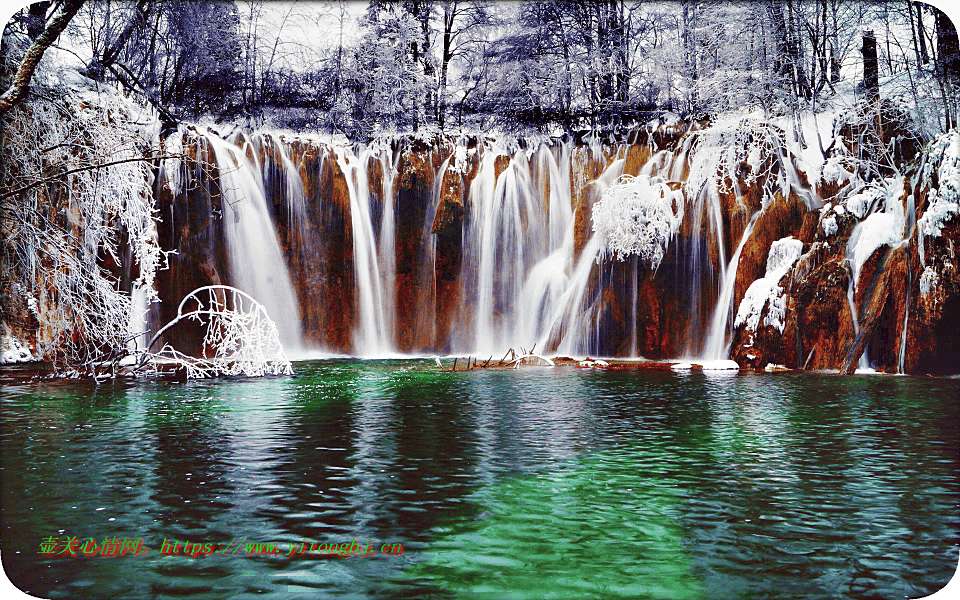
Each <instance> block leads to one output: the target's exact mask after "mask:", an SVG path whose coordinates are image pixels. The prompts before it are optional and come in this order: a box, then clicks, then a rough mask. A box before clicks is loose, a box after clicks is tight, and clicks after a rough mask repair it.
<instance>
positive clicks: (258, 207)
mask: <svg viewBox="0 0 960 600" xmlns="http://www.w3.org/2000/svg"><path fill="white" fill-rule="evenodd" d="M203 139H205V140H206V142H207V143H208V144H209V145H210V147H211V148H213V152H214V156H215V159H216V164H217V169H218V171H219V175H220V190H221V197H222V210H223V221H224V230H225V234H226V246H227V254H228V258H229V262H230V278H231V283H232V285H233V286H234V287H236V288H239V289H241V290H243V291H244V292H246V293H248V294H250V295H251V296H253V297H254V298H256V299H257V300H258V301H259V302H260V303H261V304H263V305H264V306H265V307H266V309H267V312H268V314H269V315H270V318H271V319H273V320H274V321H275V322H276V324H277V329H278V330H279V333H280V341H281V343H283V345H284V347H285V348H286V349H287V350H294V351H296V350H300V349H301V348H302V346H303V342H302V332H301V327H300V313H299V311H298V309H297V300H296V293H295V292H294V289H293V285H292V284H291V281H290V275H289V272H288V271H287V265H286V263H285V262H284V260H283V254H282V252H281V250H280V244H279V243H278V241H277V235H276V229H275V228H274V225H273V221H272V220H271V219H270V212H269V210H268V208H267V201H266V198H265V195H264V189H263V180H262V179H261V177H260V176H259V169H256V168H255V167H254V166H253V164H252V163H251V162H250V160H249V159H248V158H247V157H246V156H245V153H244V152H243V150H241V149H240V148H239V147H237V146H235V145H233V144H231V143H229V142H227V141H224V140H222V139H220V138H219V137H217V136H216V135H213V134H212V133H208V134H206V135H205V136H204V138H203Z"/></svg>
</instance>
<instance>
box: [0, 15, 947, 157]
mask: <svg viewBox="0 0 960 600" xmlns="http://www.w3.org/2000/svg"><path fill="white" fill-rule="evenodd" d="M56 9H57V3H55V2H49V1H47V2H38V3H36V4H33V5H32V6H30V7H29V8H25V9H23V10H22V11H21V12H20V13H19V14H18V15H16V17H15V18H14V20H13V21H12V22H11V23H10V24H9V25H8V29H10V28H12V29H17V30H19V31H20V33H22V34H23V35H25V36H27V37H36V35H38V33H39V32H40V31H42V30H43V24H44V20H45V19H48V18H50V17H51V16H52V14H53V13H54V11H55V10H56ZM8 33H9V31H8ZM66 33H67V36H64V37H62V38H61V40H60V42H59V43H60V44H61V45H62V46H63V47H65V48H67V49H69V50H70V51H71V52H72V53H74V56H75V58H76V59H77V60H78V61H80V62H81V63H82V67H83V72H84V73H85V74H86V75H88V76H90V77H91V78H93V79H95V80H104V79H106V80H113V81H116V82H118V83H119V84H120V85H122V86H123V87H125V88H127V89H128V90H131V91H135V92H137V93H139V94H143V95H145V96H147V97H148V98H149V99H150V101H151V102H152V103H153V104H154V106H155V107H157V108H158V109H159V110H160V111H161V112H162V113H163V114H164V116H165V118H167V119H168V120H169V121H170V122H173V121H177V120H187V119H189V120H196V119H198V118H201V117H204V116H208V117H213V118H215V119H222V120H230V121H242V122H246V123H248V124H250V125H254V126H258V125H263V124H270V125H273V126H279V127H289V128H292V129H297V130H303V131H310V130H313V131H320V132H330V133H339V134H344V135H346V136H347V137H348V138H350V139H357V140H364V139H370V138H372V137H375V136H377V135H380V134H384V133H391V132H397V131H399V132H409V131H419V130H422V129H424V128H427V129H430V128H434V129H441V130H445V131H463V130H471V131H477V130H482V131H490V130H492V129H497V130H501V131H522V130H527V129H530V128H535V129H539V130H542V131H549V132H555V131H558V130H560V131H569V130H573V129H579V128H608V127H613V126H617V125H629V124H633V123H636V122H643V121H645V120H648V119H649V118H650V117H651V116H653V115H654V114H656V113H657V112H659V111H663V110H669V111H672V112H675V113H677V114H678V115H680V116H681V117H691V118H704V117H711V116H715V115H717V114H719V113H721V112H724V111H728V110H731V109H743V108H746V109H754V108H756V109H762V110H763V111H764V112H765V113H766V114H768V115H769V116H776V115H784V114H790V113H793V112H796V111H798V110H802V109H810V108H812V109H814V110H816V108H817V104H818V103H819V102H823V100H824V98H826V97H829V96H832V95H835V94H837V93H838V92H840V91H841V90H847V89H849V88H851V87H854V86H859V87H856V88H855V89H856V91H858V92H861V94H862V92H863V81H864V80H868V81H869V80H870V78H871V76H874V77H879V79H881V80H883V81H887V82H889V85H888V86H887V87H888V88H889V89H890V90H892V93H893V94H895V95H897V96H900V97H902V99H903V100H905V101H906V103H908V104H909V105H910V106H911V107H913V109H914V110H915V111H916V112H915V113H914V114H915V116H916V117H917V120H920V121H923V122H924V123H923V127H922V128H926V129H927V131H926V133H927V134H928V135H930V134H933V133H939V132H942V131H945V130H947V129H949V127H950V126H951V125H952V124H954V123H955V121H956V104H957V102H956V92H955V88H954V85H955V83H954V80H955V78H956V77H957V76H958V75H960V60H958V51H957V33H956V29H955V27H954V25H953V24H952V23H951V22H950V20H949V18H947V17H946V15H944V13H942V12H941V11H939V10H938V9H936V8H935V7H932V6H930V5H927V4H924V3H920V2H913V1H904V0H896V1H892V0H891V1H886V2H843V1H839V0H811V1H787V2H781V1H776V2H773V1H765V2H753V1H750V2H728V1H701V2H688V1H681V2H625V1H622V0H589V1H575V2H574V1H560V2H529V1H526V2H518V3H503V2H483V1H473V2H463V1H457V0H452V1H431V0H405V1H403V2H385V1H382V0H373V1H371V2H369V3H361V2H339V3H336V2H324V3H319V2H316V3H315V2H307V3H270V2H263V1H262V0H260V1H257V0H254V1H251V2H223V1H211V2H193V1H173V2H162V3H160V2H150V1H147V0H140V1H138V2H129V1H127V2H116V1H98V2H86V3H84V4H83V6H82V7H81V8H80V10H79V12H78V13H77V15H76V16H75V17H74V18H73V19H72V20H71V22H70V24H69V27H68V28H67V30H66ZM865 39H871V40H875V41H876V53H877V62H876V64H877V71H878V72H877V73H875V74H873V73H870V72H868V73H867V74H866V75H865V73H864V68H863V64H864V54H863V52H864V48H865V45H864V44H869V43H870V42H865V41H864V40H865ZM870 70H871V69H869V68H868V71H870ZM911 112H912V111H911Z"/></svg>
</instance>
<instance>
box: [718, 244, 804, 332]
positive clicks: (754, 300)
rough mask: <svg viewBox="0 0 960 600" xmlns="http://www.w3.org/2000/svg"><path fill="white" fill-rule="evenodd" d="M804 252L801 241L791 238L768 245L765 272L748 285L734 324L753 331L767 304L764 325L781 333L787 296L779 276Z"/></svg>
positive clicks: (758, 323)
mask: <svg viewBox="0 0 960 600" xmlns="http://www.w3.org/2000/svg"><path fill="white" fill-rule="evenodd" d="M802 252H803V242H801V241H800V240H796V239H794V238H793V237H792V236H791V237H785V238H783V239H781V240H777V241H776V242H774V243H773V244H772V245H771V246H770V253H769V254H768V255H767V271H766V274H765V275H764V276H763V277H761V278H760V279H757V280H756V281H754V282H753V283H751V284H750V287H749V288H747V291H746V293H745V294H744V295H743V300H742V301H741V302H740V307H739V308H738V309H737V318H736V320H735V322H734V326H735V327H740V326H741V325H743V324H746V328H747V329H749V330H751V331H756V330H757V327H758V326H759V325H760V314H761V313H762V312H763V307H764V306H767V304H768V303H769V309H768V310H767V317H766V318H765V319H764V321H763V324H764V325H770V326H772V327H775V328H777V330H778V331H780V332H781V333H782V332H783V326H784V317H785V314H786V308H787V306H786V304H787V301H786V298H784V297H783V288H782V287H780V285H779V282H780V279H782V278H783V276H784V275H786V274H787V271H789V270H790V268H791V267H793V264H794V263H795V262H796V261H797V259H798V258H800V254H801V253H802Z"/></svg>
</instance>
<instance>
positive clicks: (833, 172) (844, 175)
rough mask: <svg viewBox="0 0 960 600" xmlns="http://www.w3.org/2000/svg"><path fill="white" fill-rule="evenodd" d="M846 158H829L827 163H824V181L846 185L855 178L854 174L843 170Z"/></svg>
mask: <svg viewBox="0 0 960 600" xmlns="http://www.w3.org/2000/svg"><path fill="white" fill-rule="evenodd" d="M843 160H844V157H842V156H833V157H831V158H828V159H827V161H826V162H825V163H823V168H822V169H821V171H820V176H821V177H822V178H823V181H825V182H826V183H838V184H841V183H844V182H846V181H849V180H850V178H851V177H853V173H850V172H849V171H847V170H846V169H844V168H843V165H842V162H841V161H843Z"/></svg>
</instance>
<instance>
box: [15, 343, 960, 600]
mask: <svg viewBox="0 0 960 600" xmlns="http://www.w3.org/2000/svg"><path fill="white" fill-rule="evenodd" d="M297 367H298V369H297V371H298V374H297V376H296V377H292V378H276V379H265V380H255V381H251V380H246V381H213V382H190V383H186V384H172V383H159V382H147V383H143V382H139V383H133V384H129V383H120V382H117V383H113V384H107V385H104V386H101V387H100V388H94V387H93V386H92V385H86V384H64V383H58V384H45V385H25V386H7V387H6V388H4V389H3V390H2V391H0V407H2V413H0V419H2V421H0V423H2V429H0V444H2V473H0V489H2V506H3V511H2V530H0V531H2V536H0V541H2V548H0V549H2V553H3V566H4V569H5V570H6V573H7V575H8V577H10V578H11V579H12V580H13V581H14V583H15V584H17V585H18V587H20V588H22V589H24V590H28V591H29V592H30V593H31V594H33V595H37V596H41V597H46V598H62V597H70V598H75V597H89V598H98V597H99V598H112V597H120V598H132V597H139V598H149V597H155V598H183V597H191V598H233V597H242V596H257V597H268V598H269V597H273V598H288V597H291V595H293V596H296V595H297V594H298V593H303V595H310V596H312V597H325V596H326V597H337V598H341V597H344V598H349V597H355V598H367V597H373V598H397V597H417V598H419V597H427V596H429V597H436V598H445V597H478V596H479V597H510V598H545V597H547V598H549V597H554V598H611V597H625V598H708V597H709V598H730V599H732V598H791V599H793V598H842V597H848V598H903V597H909V598H916V597H920V596H924V595H927V594H930V593H932V592H934V591H936V590H938V589H939V588H941V587H942V586H943V585H945V584H946V582H947V581H948V580H949V579H950V577H951V576H952V575H953V573H954V571H955V570H956V567H957V547H958V544H960V509H958V502H960V469H958V460H960V459H958V450H960V448H958V445H960V427H958V422H960V418H958V398H960V381H957V380H949V379H930V378H912V377H886V376H872V377H865V376H853V377H841V376H834V375H811V374H803V375H795V374H765V375H759V374H720V375H708V374H704V373H693V374H674V373H669V372H667V373H664V372H646V371H644V372H636V371H635V372H599V371H583V370H578V369H574V368H565V367H558V368H555V369H537V368H528V369H524V370H520V371H514V370H508V371H473V372H467V373H463V372H458V373H449V372H440V371H438V370H437V369H436V368H435V367H434V366H432V363H431V362H428V361H386V362H384V361H349V360H337V361H319V362H307V363H299V364H298V365H297ZM114 536H116V537H118V538H142V540H143V543H144V545H145V546H146V547H148V548H149V550H148V551H147V553H146V554H141V555H132V554H127V555H126V556H118V557H103V556H99V557H94V558H73V557H69V556H65V555H53V556H50V555H45V554H42V553H41V551H40V547H41V546H40V545H41V542H42V541H43V540H45V539H48V538H50V537H53V538H58V539H59V540H60V541H61V545H60V546H58V547H63V545H62V540H65V539H66V538H67V537H77V538H79V539H80V540H82V541H84V542H85V541H86V540H88V539H89V538H94V539H95V541H97V542H102V541H103V540H104V539H105V538H108V537H114ZM165 539H166V540H167V541H168V542H172V541H175V542H181V543H182V542H189V543H191V544H194V543H201V544H209V545H210V546H209V548H211V549H218V548H219V549H220V553H214V554H210V555H209V556H203V557H201V556H197V557H189V556H184V555H182V554H180V555H161V546H162V544H163V541H164V540H165ZM354 540H356V541H357V542H358V545H363V546H364V549H366V548H372V549H373V551H376V553H375V554H373V553H371V554H369V555H367V556H350V557H346V558H334V557H331V556H328V555H319V551H318V552H316V553H314V554H312V555H306V556H305V555H303V554H294V555H293V556H287V554H288V553H289V552H290V549H291V547H295V548H301V547H302V546H300V544H301V543H302V542H304V541H307V542H308V545H309V544H310V543H318V545H319V544H322V543H340V542H350V543H352V542H353V541H354ZM254 542H260V543H262V542H279V544H278V549H279V550H280V551H281V553H280V554H277V555H266V554H264V555H259V554H254V555H248V554H247V553H246V543H254ZM386 543H389V544H391V546H392V545H394V544H402V548H403V553H402V555H385V554H383V553H382V552H381V550H382V549H383V546H382V545H383V544H386ZM294 545H296V546H294ZM388 550H390V547H388Z"/></svg>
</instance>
